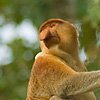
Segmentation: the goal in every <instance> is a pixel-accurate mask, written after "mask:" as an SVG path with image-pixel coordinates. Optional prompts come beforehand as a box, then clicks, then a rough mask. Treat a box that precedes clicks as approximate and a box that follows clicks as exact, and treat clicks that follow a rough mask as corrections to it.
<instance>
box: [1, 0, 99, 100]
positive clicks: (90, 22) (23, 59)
mask: <svg viewBox="0 0 100 100" xmlns="http://www.w3.org/2000/svg"><path fill="white" fill-rule="evenodd" d="M50 18H61V19H64V20H67V21H69V22H71V23H73V24H74V25H75V26H76V28H77V30H78V31H79V34H80V38H79V40H80V47H79V54H80V58H81V60H82V61H83V62H84V63H85V65H86V66H87V68H88V70H89V71H92V70H100V0H0V100H25V98H26V94H27V85H28V81H29V77H30V72H31V68H32V65H33V62H34V57H35V55H36V54H37V53H38V52H39V51H40V47H39V40H38V29H39V27H40V25H41V24H42V23H43V22H44V21H46V20H48V19H50ZM25 25H26V26H25ZM27 28H28V29H27ZM11 30H12V31H11ZM32 30H33V31H32ZM10 31H11V32H10ZM24 32H25V33H26V35H27V36H26V35H24V34H23V33H24ZM31 32H33V40H31V41H30V39H32V38H31V36H30V38H28V35H29V34H30V33H31ZM10 33H12V35H13V36H12V35H11V34H10ZM22 34H23V35H22ZM31 35H32V34H31ZM27 38H28V39H27ZM7 39H8V40H7ZM95 94H96V97H97V100H100V89H98V90H96V91H95Z"/></svg>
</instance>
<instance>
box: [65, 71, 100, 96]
mask: <svg viewBox="0 0 100 100" xmlns="http://www.w3.org/2000/svg"><path fill="white" fill-rule="evenodd" d="M64 86H65V88H66V89H65V91H66V94H67V95H75V94H80V93H84V92H90V91H93V90H95V89H97V88H100V71H92V72H77V73H75V74H73V75H71V76H70V78H69V79H67V78H66V81H65V83H64Z"/></svg>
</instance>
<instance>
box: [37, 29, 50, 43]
mask: <svg viewBox="0 0 100 100" xmlns="http://www.w3.org/2000/svg"><path fill="white" fill-rule="evenodd" d="M49 37H50V31H49V30H48V29H45V30H43V31H42V32H41V33H40V35H39V39H40V41H43V40H45V39H47V38H49Z"/></svg>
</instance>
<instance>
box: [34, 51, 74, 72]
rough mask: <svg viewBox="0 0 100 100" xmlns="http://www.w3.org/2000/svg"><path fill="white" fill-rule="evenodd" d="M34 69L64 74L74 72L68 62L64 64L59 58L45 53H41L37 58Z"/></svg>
mask: <svg viewBox="0 0 100 100" xmlns="http://www.w3.org/2000/svg"><path fill="white" fill-rule="evenodd" d="M33 67H34V69H37V70H38V71H42V72H43V71H46V70H49V71H51V70H52V71H56V72H63V73H72V72H74V70H73V69H71V68H70V66H68V65H67V63H66V62H64V61H63V60H62V59H60V58H59V57H56V56H53V55H50V54H45V53H42V52H41V53H39V54H38V55H37V56H36V57H35V62H34V65H33Z"/></svg>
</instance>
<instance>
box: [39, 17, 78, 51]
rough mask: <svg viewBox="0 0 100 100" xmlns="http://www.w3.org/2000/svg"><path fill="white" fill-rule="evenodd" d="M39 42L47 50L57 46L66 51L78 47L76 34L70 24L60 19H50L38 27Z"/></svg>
mask: <svg viewBox="0 0 100 100" xmlns="http://www.w3.org/2000/svg"><path fill="white" fill-rule="evenodd" d="M39 39H40V41H43V43H44V45H45V46H46V47H47V48H48V49H49V48H51V47H53V46H55V45H58V46H59V48H60V49H62V50H64V51H66V50H67V51H68V48H70V49H74V48H75V47H77V46H78V41H77V32H76V29H75V28H74V26H73V25H72V24H70V23H69V22H66V21H63V20H61V19H51V20H49V21H47V22H46V23H44V24H43V25H42V26H41V27H40V34H39Z"/></svg>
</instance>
